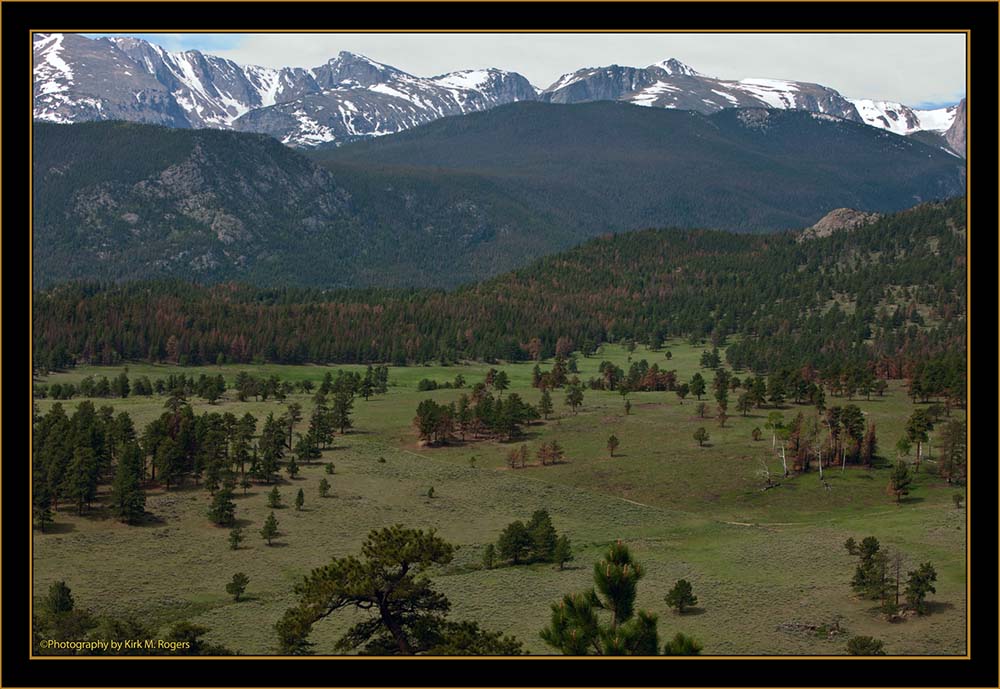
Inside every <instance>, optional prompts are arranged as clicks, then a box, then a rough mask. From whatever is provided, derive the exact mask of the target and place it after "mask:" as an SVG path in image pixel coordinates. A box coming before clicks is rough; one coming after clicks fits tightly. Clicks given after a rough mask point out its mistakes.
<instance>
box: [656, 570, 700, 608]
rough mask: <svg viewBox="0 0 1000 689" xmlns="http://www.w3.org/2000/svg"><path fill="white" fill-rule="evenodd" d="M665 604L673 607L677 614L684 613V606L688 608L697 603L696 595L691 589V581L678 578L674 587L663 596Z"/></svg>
mask: <svg viewBox="0 0 1000 689" xmlns="http://www.w3.org/2000/svg"><path fill="white" fill-rule="evenodd" d="M664 600H665V601H666V603H667V605H669V606H670V607H671V608H674V609H675V610H676V611H677V612H678V613H679V614H681V615H683V614H684V608H690V607H692V606H694V605H697V604H698V596H696V595H694V593H693V592H692V590H691V583H690V582H689V581H687V580H686V579H678V580H677V583H676V584H674V587H673V588H672V589H670V592H669V593H667V595H666V596H665V597H664Z"/></svg>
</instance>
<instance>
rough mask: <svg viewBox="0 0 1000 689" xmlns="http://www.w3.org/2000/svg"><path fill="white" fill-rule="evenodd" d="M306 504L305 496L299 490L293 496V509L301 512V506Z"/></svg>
mask: <svg viewBox="0 0 1000 689" xmlns="http://www.w3.org/2000/svg"><path fill="white" fill-rule="evenodd" d="M305 503H306V494H305V492H303V490H302V489H301V488H299V492H298V493H297V494H296V495H295V509H296V510H301V509H302V506H303V505H304V504H305Z"/></svg>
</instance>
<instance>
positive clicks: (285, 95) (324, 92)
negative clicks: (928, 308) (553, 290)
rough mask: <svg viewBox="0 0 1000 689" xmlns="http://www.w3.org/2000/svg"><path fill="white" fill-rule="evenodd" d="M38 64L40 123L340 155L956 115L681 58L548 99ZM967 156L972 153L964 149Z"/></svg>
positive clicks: (367, 70)
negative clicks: (732, 123) (626, 118)
mask: <svg viewBox="0 0 1000 689" xmlns="http://www.w3.org/2000/svg"><path fill="white" fill-rule="evenodd" d="M34 63H35V74H34V93H35V104H34V113H35V118H36V119H38V120H43V121H49V122H60V123H67V122H89V121H93V120H113V119H122V120H127V121H133V122H146V123H150V124H163V125H167V126H171V127H214V128H220V129H237V130H239V131H247V132H256V133H265V134H269V135H271V136H273V137H275V138H277V139H279V140H280V141H282V143H285V144H288V145H290V146H295V147H302V148H311V147H322V146H331V145H340V144H343V143H348V142H351V141H356V140H359V139H364V138H372V137H377V136H382V135H385V134H389V133H395V132H400V131H403V130H404V129H408V128H411V127H415V126H419V125H421V124H426V123H427V122H431V121H433V120H435V119H438V118H440V117H445V116H449V115H457V114H463V113H469V112H478V111H480V110H486V109H488V108H491V107H495V106H497V105H503V104H506V103H514V102H520V101H528V100H542V101H546V102H551V103H564V104H570V103H582V102H589V101H597V100H624V101H627V102H631V103H634V104H636V105H645V106H650V107H656V108H668V109H683V110H694V111H696V112H701V113H704V114H710V113H713V112H717V111H719V110H721V109H725V108H731V107H748V108H776V109H800V110H807V111H810V112H817V113H821V114H829V115H835V116H837V117H841V118H844V119H848V120H851V121H855V122H862V121H863V122H865V123H866V124H870V125H872V126H875V127H879V128H882V129H888V130H890V131H893V132H896V133H904V134H909V133H913V132H918V131H931V132H944V131H945V130H947V129H948V128H949V126H951V124H952V122H953V121H954V117H955V113H956V112H957V108H956V107H952V108H942V109H938V110H926V111H921V110H913V109H910V108H908V107H907V106H905V105H901V104H898V103H887V102H883V101H861V100H855V101H850V100H848V99H846V98H844V97H843V96H841V95H840V93H838V92H837V91H836V90H834V89H832V88H829V87H826V86H822V85H819V84H811V83H806V82H799V81H786V80H779V79H759V78H748V79H741V80H738V81H734V80H723V79H715V78H712V77H708V76H705V75H703V74H700V73H699V72H697V71H695V70H694V69H692V68H691V67H689V66H687V65H685V64H683V63H681V62H680V61H678V60H676V59H668V60H663V61H661V62H657V63H656V64H652V65H649V66H648V67H645V68H637V67H620V66H618V65H610V66H607V67H596V68H586V69H581V70H578V71H576V72H573V73H570V74H565V75H563V76H562V77H560V78H559V79H558V80H557V81H556V82H555V83H554V84H552V85H551V86H550V87H549V88H547V89H545V90H544V91H541V92H539V91H537V90H536V89H535V88H534V87H533V86H532V85H531V84H529V83H528V81H527V80H526V79H525V78H524V77H523V76H521V75H520V74H517V73H514V72H506V71H504V70H500V69H493V68H490V69H473V70H461V71H457V72H451V73H448V74H442V75H438V76H435V77H417V76H414V75H412V74H408V73H406V72H404V71H403V70H401V69H398V68H396V67H391V66H389V65H385V64H382V63H379V62H376V61H375V60H371V59H370V58H367V57H364V56H362V55H354V54H352V53H348V52H341V53H339V54H338V55H337V56H336V57H333V58H331V59H330V60H328V61H327V62H326V63H324V64H322V65H320V66H318V67H314V68H312V69H302V68H298V67H294V68H293V67H283V68H280V69H275V68H269V67H258V66H253V65H239V64H237V63H235V62H233V61H231V60H227V59H224V58H220V57H216V56H212V55H205V54H203V53H201V52H199V51H197V50H188V51H184V52H179V53H171V52H168V51H166V50H164V49H163V48H161V47H160V46H157V45H155V44H152V43H149V42H147V41H144V40H141V39H136V38H131V37H115V38H101V39H97V40H91V39H88V38H85V37H83V36H81V35H79V34H35V43H34ZM859 112H860V113H861V114H859ZM962 113H963V114H962V126H964V109H963V110H962ZM953 138H954V137H953ZM955 140H956V141H957V140H958V139H955ZM946 145H949V144H946ZM959 149H960V150H958V153H960V154H964V144H963V145H962V146H960V147H959Z"/></svg>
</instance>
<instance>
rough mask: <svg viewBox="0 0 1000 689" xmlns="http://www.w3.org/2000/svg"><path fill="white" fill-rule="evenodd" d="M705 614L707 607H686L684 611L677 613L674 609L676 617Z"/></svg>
mask: <svg viewBox="0 0 1000 689" xmlns="http://www.w3.org/2000/svg"><path fill="white" fill-rule="evenodd" d="M704 614H705V608H699V607H691V608H686V609H685V610H684V612H682V613H677V611H676V610H675V611H674V615H675V616H676V617H696V616H698V615H704Z"/></svg>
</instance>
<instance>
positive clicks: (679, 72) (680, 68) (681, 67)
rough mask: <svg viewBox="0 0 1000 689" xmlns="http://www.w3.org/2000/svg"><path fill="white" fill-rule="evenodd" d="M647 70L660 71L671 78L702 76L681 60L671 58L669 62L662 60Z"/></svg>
mask: <svg viewBox="0 0 1000 689" xmlns="http://www.w3.org/2000/svg"><path fill="white" fill-rule="evenodd" d="M647 69H659V70H662V71H664V72H666V73H667V74H669V75H670V76H683V77H700V76H702V75H701V74H700V73H699V72H696V71H695V70H694V69H692V68H691V67H688V66H687V65H686V64H684V63H683V62H681V61H680V60H677V59H674V58H669V59H667V60H661V61H660V62H657V63H655V64H652V65H650V66H649V67H648V68H647Z"/></svg>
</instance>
